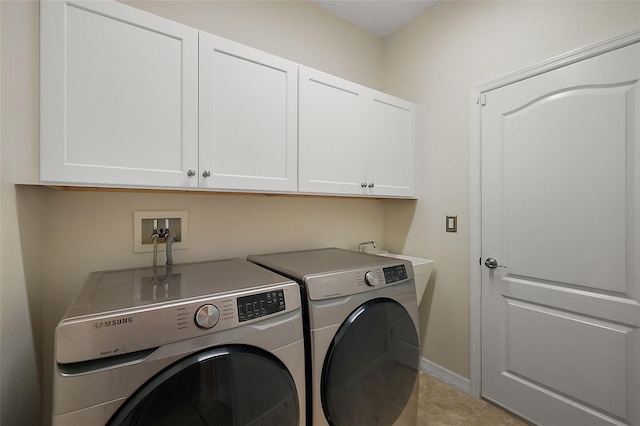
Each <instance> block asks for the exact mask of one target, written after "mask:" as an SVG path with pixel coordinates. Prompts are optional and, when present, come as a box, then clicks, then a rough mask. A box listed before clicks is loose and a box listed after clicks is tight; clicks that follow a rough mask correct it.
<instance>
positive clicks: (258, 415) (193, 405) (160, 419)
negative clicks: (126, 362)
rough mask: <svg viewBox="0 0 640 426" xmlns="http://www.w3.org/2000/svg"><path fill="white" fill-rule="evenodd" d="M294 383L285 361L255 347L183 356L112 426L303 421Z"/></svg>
mask: <svg viewBox="0 0 640 426" xmlns="http://www.w3.org/2000/svg"><path fill="white" fill-rule="evenodd" d="M299 409H300V408H299V404H298V397H297V392H296V388H295V384H294V381H293V378H292V377H291V374H290V373H289V371H288V370H287V369H286V367H285V366H284V364H282V362H281V361H280V360H278V359H277V358H276V357H275V356H273V355H272V354H270V353H268V352H266V351H264V350H262V349H259V348H255V347H251V346H225V347H220V348H215V349H210V350H206V351H204V352H199V353H197V354H194V355H191V356H189V357H187V358H184V359H182V360H180V361H178V362H177V363H175V364H173V365H172V366H170V367H168V368H166V369H165V370H164V371H162V372H161V373H160V374H158V375H156V376H155V377H153V378H152V379H151V380H149V381H148V382H147V383H145V384H144V385H143V386H142V387H141V388H140V389H139V390H138V391H137V392H136V393H135V394H134V395H132V396H131V398H129V399H128V400H127V401H126V402H125V403H124V404H123V405H122V406H121V407H120V409H119V410H118V411H117V412H116V413H115V415H114V416H113V417H112V418H111V420H110V421H109V423H107V424H108V425H119V426H120V425H122V426H130V425H154V426H164V425H167V426H175V425H184V426H191V425H193V426H195V425H198V426H204V425H216V426H219V425H222V426H226V425H229V426H231V425H233V426H238V425H273V426H282V425H287V426H288V425H291V426H297V425H298V424H299Z"/></svg>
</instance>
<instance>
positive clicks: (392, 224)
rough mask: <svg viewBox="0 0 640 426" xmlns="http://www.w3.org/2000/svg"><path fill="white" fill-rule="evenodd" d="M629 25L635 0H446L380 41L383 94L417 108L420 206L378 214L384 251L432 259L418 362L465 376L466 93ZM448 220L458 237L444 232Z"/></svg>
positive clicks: (639, 14)
mask: <svg viewBox="0 0 640 426" xmlns="http://www.w3.org/2000/svg"><path fill="white" fill-rule="evenodd" d="M632 27H636V28H637V27H640V2H638V1H633V2H631V1H628V2H621V1H605V2H599V1H590V2H585V1H577V2H572V1H552V2H547V1H535V2H532V1H526V2H525V1H522V2H515V1H509V2H495V1H494V2H484V1H443V2H440V3H437V4H436V5H435V6H433V7H431V8H430V9H428V10H427V11H426V13H424V14H422V15H421V16H419V17H418V18H417V19H415V20H413V21H412V22H410V23H409V24H408V25H406V26H405V27H403V28H402V29H401V30H400V31H398V32H396V33H395V34H394V35H392V36H391V37H389V38H387V39H385V41H384V60H385V84H384V87H383V90H386V91H389V92H391V93H393V94H395V95H396V96H400V97H404V98H406V99H409V100H411V101H414V102H416V103H418V104H419V105H420V107H421V109H422V110H421V123H422V137H421V140H420V142H419V146H420V147H421V149H422V152H423V157H422V159H421V160H420V169H421V172H422V177H421V179H420V187H421V190H420V197H419V201H418V202H417V204H416V205H415V206H413V205H411V204H409V203H402V202H397V201H387V202H385V215H384V221H385V232H384V241H385V244H386V246H387V248H390V249H391V250H394V251H403V252H405V253H407V254H411V255H414V256H421V257H427V258H430V259H434V260H435V261H436V273H435V277H433V278H432V279H431V282H430V285H429V288H428V290H427V293H426V294H425V299H426V301H425V300H423V302H422V304H421V306H420V323H421V332H422V336H421V338H422V356H424V357H426V358H428V359H429V360H431V361H433V362H435V363H437V364H439V365H441V366H443V367H445V368H447V369H449V370H451V371H453V372H455V373H457V374H459V375H461V376H464V377H469V132H470V125H469V121H470V108H471V105H472V103H471V99H470V95H471V88H472V87H473V86H475V85H478V84H481V83H484V82H487V81H489V80H492V79H495V78H498V77H501V76H503V75H506V74H509V73H511V72H514V71H518V70H520V69H522V68H526V67H528V66H531V65H534V64H536V63H538V62H541V61H544V60H546V59H549V58H551V57H554V56H557V55H560V54H562V53H565V52H568V51H571V50H575V49H578V48H581V47H584V46H587V45H589V44H593V43H596V42H598V41H601V40H604V39H606V38H609V37H612V36H615V35H618V34H620V33H622V32H625V31H627V30H630V29H632ZM447 214H457V215H458V233H456V234H453V233H447V232H445V216H446V215H447ZM475 284H476V285H478V284H479V283H475Z"/></svg>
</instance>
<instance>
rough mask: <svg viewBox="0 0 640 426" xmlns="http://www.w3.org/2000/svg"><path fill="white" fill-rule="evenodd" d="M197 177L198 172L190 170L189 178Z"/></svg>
mask: <svg viewBox="0 0 640 426" xmlns="http://www.w3.org/2000/svg"><path fill="white" fill-rule="evenodd" d="M195 175H196V171H195V170H191V169H189V171H188V172H187V176H189V177H193V176H195Z"/></svg>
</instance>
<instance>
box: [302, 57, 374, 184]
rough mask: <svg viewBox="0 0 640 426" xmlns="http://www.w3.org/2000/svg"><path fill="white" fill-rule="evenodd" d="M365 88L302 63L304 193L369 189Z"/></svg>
mask: <svg viewBox="0 0 640 426" xmlns="http://www.w3.org/2000/svg"><path fill="white" fill-rule="evenodd" d="M365 90H366V89H365V88H364V87H362V86H360V85H358V84H355V83H351V82H349V81H346V80H343V79H340V78H337V77H334V76H331V75H329V74H325V73H323V72H320V71H316V70H313V69H310V68H306V67H302V66H301V67H300V107H299V114H300V115H299V120H300V134H299V142H298V143H299V145H298V149H299V156H298V161H299V163H298V170H299V181H298V190H299V191H300V192H309V193H328V194H353V195H363V194H366V190H365V189H364V188H363V187H362V185H363V184H365V169H364V166H365V161H366V147H365V133H364V129H366V128H367V127H368V123H366V120H367V114H365V109H366V100H365V99H364V96H365Z"/></svg>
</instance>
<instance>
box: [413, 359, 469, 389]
mask: <svg viewBox="0 0 640 426" xmlns="http://www.w3.org/2000/svg"><path fill="white" fill-rule="evenodd" d="M419 368H420V371H422V372H423V373H426V374H428V375H430V376H433V377H435V378H436V379H438V380H440V381H441V382H444V383H446V384H448V385H450V386H453V387H454V388H456V389H458V390H459V391H461V392H464V393H466V394H469V395H470V394H471V382H470V381H469V379H466V378H464V377H462V376H460V375H458V374H456V373H454V372H453V371H450V370H447V369H446V368H444V367H441V366H440V365H438V364H436V363H435V362H432V361H429V360H428V359H426V358H422V357H421V358H420V366H419Z"/></svg>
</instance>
